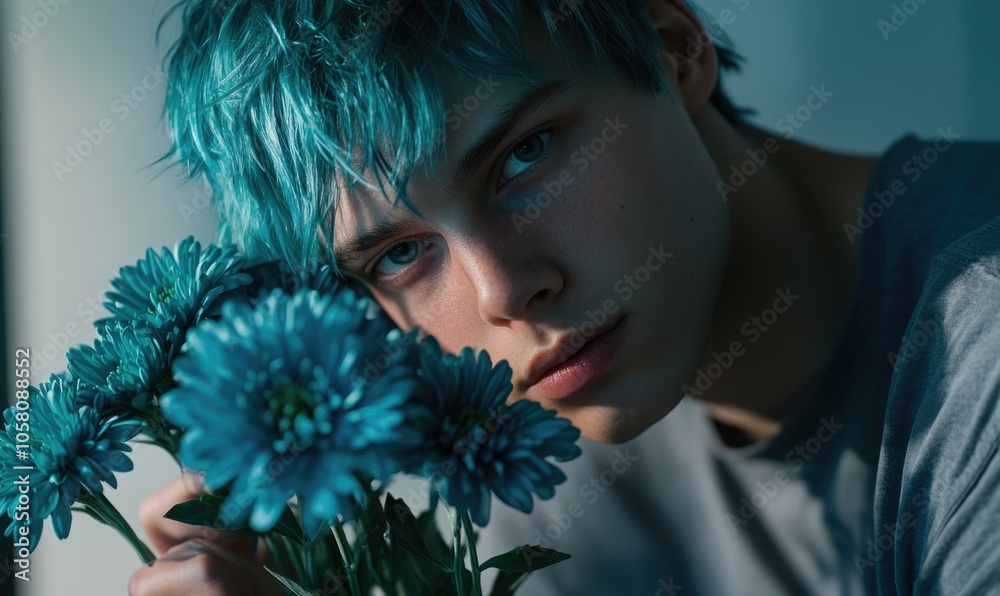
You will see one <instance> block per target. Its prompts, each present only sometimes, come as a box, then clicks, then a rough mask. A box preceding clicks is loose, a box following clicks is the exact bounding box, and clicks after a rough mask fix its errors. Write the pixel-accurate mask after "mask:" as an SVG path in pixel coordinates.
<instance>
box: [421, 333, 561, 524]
mask: <svg viewBox="0 0 1000 596" xmlns="http://www.w3.org/2000/svg"><path fill="white" fill-rule="evenodd" d="M420 348H421V349H420V358H421V371H422V374H423V375H425V380H426V382H427V384H428V385H429V386H430V388H432V390H429V391H424V392H420V393H418V396H419V397H420V401H421V402H422V407H421V408H420V410H419V411H420V414H419V415H417V414H411V417H410V423H411V424H412V425H413V426H414V427H415V428H418V429H419V430H420V431H421V433H422V435H423V437H424V438H423V444H422V446H421V447H420V448H418V449H416V450H414V452H413V455H412V458H411V459H410V461H409V462H408V465H407V467H408V469H409V470H410V471H412V472H414V473H417V474H419V475H421V476H425V477H427V478H430V480H431V482H432V483H433V484H434V485H435V487H436V488H437V490H438V492H439V494H440V495H441V496H442V498H444V500H445V501H447V502H448V504H450V505H451V506H453V507H455V508H456V509H458V510H459V511H460V512H463V513H464V512H469V513H470V514H471V519H472V521H473V522H475V523H476V524H477V525H479V526H485V525H486V523H487V522H488V521H489V517H490V493H491V492H492V493H493V494H495V495H496V496H497V498H499V499H500V500H501V501H503V502H504V503H507V504H508V505H510V506H511V507H514V508H516V509H518V510H520V511H523V512H525V513H529V512H530V511H531V509H532V506H533V503H532V494H535V495H538V497H539V498H540V499H543V500H544V499H549V498H551V497H552V496H553V495H554V494H555V486H556V485H558V484H561V483H562V482H565V480H566V475H565V474H563V472H562V471H561V470H560V469H559V468H558V467H556V466H555V465H553V464H552V463H550V462H549V461H547V458H549V457H551V458H553V459H555V460H556V461H567V460H570V459H573V458H575V457H577V456H578V455H580V448H579V447H578V446H577V445H576V440H577V439H578V438H579V437H580V431H579V429H577V428H575V427H574V426H573V425H572V424H571V423H570V422H569V420H566V419H564V418H557V417H556V413H555V411H554V410H546V409H544V408H542V407H541V405H539V404H538V403H537V402H533V401H527V400H521V401H517V402H515V403H514V404H512V405H507V404H506V399H507V396H508V395H509V394H510V392H511V389H512V388H513V386H512V385H511V382H510V378H511V369H510V366H509V365H508V364H507V361H506V360H501V361H500V362H498V363H497V365H496V367H494V366H493V365H492V364H491V362H490V357H489V354H487V353H486V352H485V351H480V352H479V357H478V359H477V358H476V356H475V354H474V351H473V350H472V348H468V347H466V348H463V349H462V351H461V352H460V353H459V355H458V356H455V355H453V354H442V352H441V348H440V345H439V344H438V342H437V340H435V339H434V338H433V337H427V338H425V339H424V340H423V341H421V342H420Z"/></svg>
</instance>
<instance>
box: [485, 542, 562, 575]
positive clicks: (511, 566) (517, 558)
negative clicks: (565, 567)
mask: <svg viewBox="0 0 1000 596" xmlns="http://www.w3.org/2000/svg"><path fill="white" fill-rule="evenodd" d="M569 558H570V556H569V555H567V554H566V553H561V552H559V551H557V550H552V549H551V548H542V547H541V546H532V545H530V544H525V545H523V546H519V547H517V548H515V549H513V550H509V551H507V552H505V553H503V554H501V555H497V556H495V557H493V558H491V559H489V560H487V561H485V562H484V563H483V564H482V565H480V566H479V568H480V569H489V568H490V567H496V568H497V569H499V570H500V571H506V572H508V573H516V572H530V571H537V570H539V569H542V568H544V567H548V566H549V565H555V564H556V563H559V562H560V561H565V560H566V559H569Z"/></svg>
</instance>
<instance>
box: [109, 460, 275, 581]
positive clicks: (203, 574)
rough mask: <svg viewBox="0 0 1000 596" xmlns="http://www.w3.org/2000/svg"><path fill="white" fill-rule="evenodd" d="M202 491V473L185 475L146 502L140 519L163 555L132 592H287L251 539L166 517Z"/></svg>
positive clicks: (144, 570) (135, 577)
mask: <svg viewBox="0 0 1000 596" xmlns="http://www.w3.org/2000/svg"><path fill="white" fill-rule="evenodd" d="M203 492H204V490H203V489H202V487H201V485H200V483H199V481H198V477H197V476H195V475H193V474H191V473H184V474H182V475H181V477H180V478H178V479H177V480H175V481H174V482H172V483H170V484H169V485H168V486H167V487H166V488H164V489H162V490H160V491H159V492H157V493H154V494H153V495H150V496H149V497H148V498H147V499H146V500H145V501H143V502H142V505H141V506H140V507H139V520H140V521H141V522H142V526H143V528H145V529H146V533H147V534H148V535H149V540H150V542H151V543H152V546H153V548H154V549H156V551H157V552H158V553H161V556H160V558H159V559H157V560H156V562H154V563H153V565H151V566H148V567H142V568H141V569H139V570H138V571H136V572H135V573H134V574H132V578H131V579H130V580H129V585H128V593H129V594H130V596H169V595H183V596H282V594H283V593H284V591H283V589H282V587H281V584H279V583H278V581H277V580H276V579H274V577H272V576H271V574H270V573H268V572H267V571H266V570H265V569H264V567H263V566H262V565H261V564H260V562H259V559H258V557H257V553H256V552H255V551H254V540H253V538H252V537H248V536H247V534H245V533H242V532H227V531H219V530H216V529H214V528H209V527H205V526H192V525H188V524H182V523H180V522H175V521H172V520H169V519H166V518H165V517H163V514H164V513H166V512H167V511H168V510H169V509H170V508H171V507H173V506H174V505H176V504H177V503H181V502H184V501H187V500H188V499H194V498H196V497H198V496H199V495H200V494H202V493H203Z"/></svg>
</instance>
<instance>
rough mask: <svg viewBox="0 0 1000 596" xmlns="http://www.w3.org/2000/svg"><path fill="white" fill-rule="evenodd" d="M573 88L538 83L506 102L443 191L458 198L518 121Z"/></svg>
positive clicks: (565, 83) (563, 81)
mask: <svg viewBox="0 0 1000 596" xmlns="http://www.w3.org/2000/svg"><path fill="white" fill-rule="evenodd" d="M572 87H573V85H572V84H571V83H570V80H569V79H557V80H554V81H541V82H539V83H536V84H534V85H532V86H530V87H526V88H525V89H524V90H523V91H522V92H521V94H520V95H518V96H517V97H515V98H514V99H513V100H511V101H509V102H508V103H507V104H506V105H505V106H504V107H503V109H502V110H501V111H500V115H499V116H498V117H497V119H496V123H495V124H494V125H493V126H491V127H490V128H489V130H487V131H486V134H484V135H483V137H482V139H481V140H480V141H479V142H478V143H476V144H475V145H473V146H472V147H471V148H470V149H469V150H468V151H466V152H465V154H464V155H463V156H462V158H461V159H459V161H458V165H457V166H456V167H455V174H454V176H453V177H452V182H451V184H450V185H449V186H448V187H447V188H446V190H447V191H448V192H451V193H454V194H458V193H459V192H461V191H462V189H464V188H465V185H466V184H467V183H468V182H469V178H471V177H472V174H473V173H475V172H476V170H478V169H479V168H480V166H482V164H483V162H484V161H486V159H487V158H488V157H489V156H490V155H492V154H493V152H494V151H495V150H496V148H497V145H499V144H500V143H501V141H503V140H504V138H506V137H507V135H508V134H510V131H511V130H513V129H514V128H515V127H516V126H517V125H518V124H520V122H521V120H523V119H525V118H527V117H528V116H529V115H530V114H531V113H532V112H534V111H535V110H537V109H538V108H539V107H541V106H542V104H544V103H545V102H547V101H550V100H552V99H553V98H555V97H556V96H558V95H559V94H561V93H565V92H566V91H568V90H569V89H572Z"/></svg>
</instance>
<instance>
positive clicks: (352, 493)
mask: <svg viewBox="0 0 1000 596" xmlns="http://www.w3.org/2000/svg"><path fill="white" fill-rule="evenodd" d="M369 302H370V299H368V298H364V297H358V296H357V294H355V293H354V292H352V291H349V290H346V289H345V290H342V291H339V292H337V293H335V294H330V295H326V296H321V295H320V294H319V293H318V292H316V291H314V290H305V291H300V292H297V293H295V294H294V295H289V294H286V293H284V292H283V291H282V290H280V289H277V290H274V291H273V292H272V293H271V294H270V295H268V296H267V297H266V298H264V299H263V300H261V301H260V302H259V303H258V304H257V305H256V306H255V307H252V308H251V307H250V306H248V305H247V304H245V303H241V302H230V303H227V304H225V305H224V306H223V309H222V318H221V319H220V320H219V321H205V322H204V323H202V324H201V325H199V326H198V327H196V328H194V329H192V330H191V331H190V332H189V333H188V337H187V342H186V344H185V347H184V349H183V352H182V355H181V356H180V357H179V358H178V359H177V360H176V361H175V364H174V376H175V380H176V381H177V383H178V387H177V388H175V389H172V390H170V391H168V392H167V393H166V394H165V395H164V396H163V397H162V399H161V401H160V404H161V407H162V409H163V412H164V414H165V415H166V417H167V419H168V420H170V421H171V422H173V423H175V424H177V425H178V426H180V427H182V428H184V429H186V430H185V434H184V436H183V438H182V439H181V447H180V458H181V461H183V462H184V463H185V465H187V466H188V467H190V468H192V469H195V470H200V471H204V472H205V482H206V485H207V486H208V487H209V488H211V489H216V488H219V487H221V486H223V485H225V484H227V483H229V482H230V481H232V484H231V486H230V491H231V492H230V495H229V497H228V498H227V500H226V502H225V503H224V504H223V506H222V510H221V516H220V517H221V519H222V521H223V522H225V523H234V524H240V523H244V522H246V521H247V520H249V525H250V526H251V527H252V528H253V529H255V530H257V531H267V530H268V529H270V528H271V527H272V526H273V525H274V524H275V523H276V522H277V520H278V518H279V516H280V515H281V513H282V511H283V509H284V507H285V504H286V502H287V500H288V499H289V498H290V497H291V496H292V495H293V494H295V495H297V496H298V502H299V506H300V512H301V519H302V523H303V527H304V528H305V529H306V530H307V531H308V532H310V533H311V534H315V533H317V532H318V531H319V530H320V529H321V528H322V527H324V526H325V525H326V524H328V523H330V522H331V521H332V520H334V519H335V518H337V516H342V517H343V518H344V519H345V520H348V521H350V520H352V519H354V517H355V516H356V514H357V509H356V507H355V504H356V503H357V501H358V500H360V499H361V498H363V495H364V488H365V487H364V486H363V485H362V484H361V481H360V480H359V478H358V474H361V475H362V476H364V477H371V478H376V477H384V476H386V475H388V474H391V473H393V472H395V471H397V469H396V462H395V458H394V456H393V455H392V454H393V453H396V452H398V451H399V450H405V449H408V448H410V447H412V446H413V445H414V444H415V443H416V440H417V438H418V437H417V435H416V433H414V432H412V431H411V430H409V429H407V428H406V427H405V426H404V420H405V415H404V406H405V405H406V404H407V403H408V402H409V401H410V400H411V395H412V394H413V392H414V391H416V390H418V389H419V388H420V382H419V377H418V373H417V372H416V371H417V367H416V363H417V357H416V345H417V344H416V342H415V340H413V341H397V340H398V339H399V338H400V337H401V334H400V332H399V330H398V329H392V328H391V327H390V326H389V325H388V324H387V323H386V321H385V319H382V318H374V319H368V318H366V317H365V316H364V315H365V313H366V312H367V310H368V308H369ZM390 344H391V345H390ZM387 346H388V347H387ZM397 348H398V349H397ZM369 366H372V368H371V369H368V368H366V367H369Z"/></svg>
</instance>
